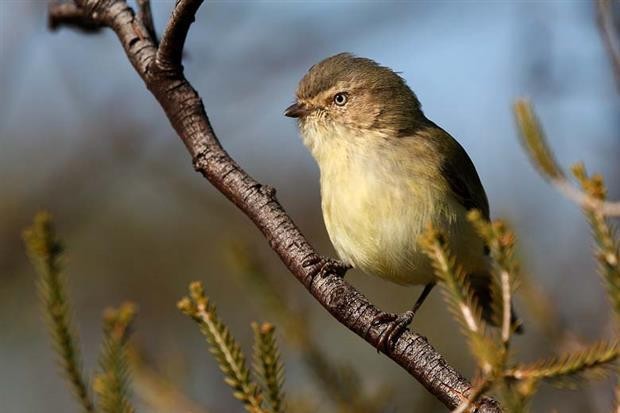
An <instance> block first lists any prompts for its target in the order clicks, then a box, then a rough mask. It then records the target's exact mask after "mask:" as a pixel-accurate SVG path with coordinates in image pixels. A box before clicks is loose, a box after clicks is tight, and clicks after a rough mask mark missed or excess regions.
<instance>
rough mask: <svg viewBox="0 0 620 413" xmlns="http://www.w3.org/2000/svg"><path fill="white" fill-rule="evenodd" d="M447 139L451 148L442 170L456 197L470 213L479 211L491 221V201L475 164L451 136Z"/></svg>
mask: <svg viewBox="0 0 620 413" xmlns="http://www.w3.org/2000/svg"><path fill="white" fill-rule="evenodd" d="M444 133H446V132H444ZM446 135H448V134H447V133H446ZM447 138H448V139H449V140H450V148H449V151H448V156H446V158H445V159H444V161H443V163H442V166H441V169H442V172H443V175H444V177H445V178H446V181H447V182H448V185H449V186H450V189H451V190H452V193H453V194H454V197H455V198H456V199H457V200H458V201H459V202H460V203H461V205H463V206H464V207H465V209H467V210H468V211H469V210H471V209H478V210H479V211H480V212H481V213H482V215H483V217H484V218H485V219H487V220H489V201H488V200H487V196H486V193H485V192H484V188H483V187H482V183H481V182H480V177H479V176H478V172H476V168H475V167H474V163H473V162H472V161H471V159H470V158H469V155H467V152H465V149H463V147H462V146H461V145H460V144H459V143H458V142H457V141H456V140H455V139H454V138H452V137H451V136H449V135H448V136H447Z"/></svg>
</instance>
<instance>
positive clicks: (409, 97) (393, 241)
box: [284, 53, 516, 348]
mask: <svg viewBox="0 0 620 413" xmlns="http://www.w3.org/2000/svg"><path fill="white" fill-rule="evenodd" d="M284 115H285V116H288V117H291V118H296V119H297V124H298V128H299V132H300V135H301V138H302V141H303V143H304V145H305V146H306V147H307V148H308V149H309V151H310V153H311V154H312V156H313V158H314V159H315V160H316V163H317V164H318V167H319V171H320V190H321V209H322V213H323V219H324V222H325V227H326V229H327V232H328V234H329V238H330V240H331V243H332V244H333V246H334V249H335V250H336V253H337V254H338V256H339V258H340V260H341V262H342V265H341V267H340V269H346V268H349V267H353V268H358V269H360V270H361V271H362V272H364V273H366V274H370V275H374V276H378V277H381V278H383V279H386V280H389V281H392V282H394V283H397V284H401V285H423V286H424V289H423V291H422V293H421V294H420V296H419V298H418V300H417V301H416V302H415V304H414V306H413V308H411V309H410V310H408V311H406V312H404V313H402V314H397V313H388V312H381V313H380V314H379V316H377V318H376V319H375V320H374V321H373V325H379V324H388V328H386V329H385V330H384V332H383V333H382V334H381V338H380V340H379V344H378V348H387V347H388V346H390V345H393V344H394V342H395V340H397V338H398V336H399V335H400V334H401V333H402V331H404V329H406V328H407V326H408V325H409V324H410V323H411V321H412V319H413V317H414V315H415V313H416V312H417V310H418V309H419V308H420V306H421V305H422V303H423V302H424V300H425V299H426V297H427V296H428V295H429V293H430V292H431V290H432V289H433V286H434V285H435V284H436V281H437V280H436V276H435V275H434V272H433V268H432V264H431V261H430V259H429V258H428V257H427V256H426V255H425V253H424V251H423V249H422V248H421V246H420V245H419V243H418V237H419V236H420V235H421V234H422V233H423V232H424V231H425V230H426V229H427V228H428V227H429V225H432V226H433V227H435V228H436V229H438V230H439V231H441V232H442V234H443V235H444V237H445V239H446V241H447V245H448V247H449V249H450V250H451V252H452V253H453V254H454V256H455V257H456V260H457V262H458V263H459V265H460V266H462V268H463V270H464V271H465V272H466V274H468V280H469V281H470V283H471V285H472V288H473V290H474V294H475V296H476V298H477V300H478V302H479V304H480V305H481V307H482V308H483V316H484V317H485V319H487V320H492V319H493V317H492V306H491V293H490V288H491V283H492V282H493V278H492V276H491V275H490V274H491V272H490V261H489V258H488V248H487V247H486V246H485V244H484V241H483V240H482V238H481V237H480V236H479V235H478V233H477V232H476V230H475V228H474V227H473V225H472V224H471V223H470V222H469V220H468V219H467V214H468V211H470V210H472V209H477V210H479V211H480V213H481V215H482V217H483V218H484V219H485V220H489V219H490V212H489V203H488V200H487V196H486V193H485V191H484V188H483V186H482V183H481V181H480V177H479V176H478V173H477V171H476V168H475V166H474V164H473V162H472V160H471V159H470V157H469V156H468V155H467V153H466V152H465V150H464V149H463V147H462V146H461V145H460V144H459V143H458V142H457V141H456V140H455V139H454V138H453V137H452V136H451V135H450V134H449V133H448V132H446V131H445V130H443V129H442V128H441V127H439V126H438V125H437V124H435V123H434V122H433V121H431V120H430V119H428V118H427V117H426V116H425V114H424V112H423V111H422V106H421V104H420V101H419V100H418V98H417V96H416V95H415V93H414V92H413V90H412V89H411V88H410V87H409V86H408V85H407V83H406V81H405V80H404V79H403V78H402V77H401V76H400V75H399V74H398V73H396V72H395V71H393V70H392V69H390V68H388V67H386V66H382V65H380V64H378V63H377V62H375V61H374V60H371V59H368V58H364V57H358V56H356V55H353V54H351V53H340V54H336V55H334V56H331V57H328V58H326V59H324V60H322V61H321V62H319V63H317V64H315V65H314V66H312V67H311V68H310V69H309V70H308V72H307V73H306V74H305V75H304V76H303V78H302V79H301V81H300V82H299V85H298V87H297V91H296V94H295V102H294V103H293V104H292V105H291V106H289V107H288V108H287V109H286V110H285V112H284ZM341 272H342V273H344V271H341ZM513 318H514V319H515V320H516V317H513Z"/></svg>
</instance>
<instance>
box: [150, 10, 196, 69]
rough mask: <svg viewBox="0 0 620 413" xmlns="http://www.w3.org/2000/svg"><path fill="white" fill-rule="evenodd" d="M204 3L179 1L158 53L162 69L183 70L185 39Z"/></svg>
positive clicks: (158, 60) (158, 62)
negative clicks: (182, 60)
mask: <svg viewBox="0 0 620 413" xmlns="http://www.w3.org/2000/svg"><path fill="white" fill-rule="evenodd" d="M202 2H203V0H177V3H176V6H175V8H174V10H173V11H172V16H171V17H170V20H169V21H168V26H166V30H164V34H163V36H162V38H161V44H160V45H159V50H158V51H157V58H156V59H157V64H158V65H160V66H161V67H162V68H167V69H171V70H173V69H179V68H180V69H181V70H182V66H181V59H182V57H183V48H184V47H185V39H186V38H187V33H188V32H189V26H191V24H192V23H193V22H194V17H195V15H196V12H197V11H198V8H199V7H200V5H201V4H202Z"/></svg>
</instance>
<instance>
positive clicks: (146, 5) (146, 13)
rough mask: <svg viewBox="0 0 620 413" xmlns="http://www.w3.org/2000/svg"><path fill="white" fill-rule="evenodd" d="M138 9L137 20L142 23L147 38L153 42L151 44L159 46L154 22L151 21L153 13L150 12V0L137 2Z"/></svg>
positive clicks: (138, 0)
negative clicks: (146, 32)
mask: <svg viewBox="0 0 620 413" xmlns="http://www.w3.org/2000/svg"><path fill="white" fill-rule="evenodd" d="M137 3H138V9H139V10H140V11H139V12H138V19H140V20H141V21H142V24H144V27H146V30H147V31H148V34H149V36H151V39H152V40H153V43H155V44H159V40H157V32H156V31H155V22H154V21H153V13H152V11H151V1H150V0H137Z"/></svg>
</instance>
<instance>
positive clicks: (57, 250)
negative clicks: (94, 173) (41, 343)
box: [24, 212, 95, 412]
mask: <svg viewBox="0 0 620 413" xmlns="http://www.w3.org/2000/svg"><path fill="white" fill-rule="evenodd" d="M24 241H25V243H26V247H27V250H28V254H29V255H30V258H31V260H32V262H33V264H34V266H35V268H36V269H37V271H38V273H39V281H38V284H39V291H40V297H41V302H42V304H43V307H44V308H43V310H44V313H45V316H46V319H47V324H48V328H49V332H50V335H51V338H52V343H53V347H54V350H55V352H56V354H57V356H58V358H59V364H60V366H61V369H62V371H63V374H64V375H65V376H66V378H67V380H68V381H69V384H70V386H71V390H72V392H73V393H74V395H75V397H76V398H77V400H78V403H79V404H80V407H81V408H82V411H84V412H94V411H95V409H94V404H93V401H92V398H91V395H90V391H89V389H88V386H87V385H86V383H87V382H88V380H87V379H86V378H85V377H84V375H83V373H82V363H81V358H80V351H79V348H78V339H77V334H76V332H75V329H74V328H73V326H72V324H71V316H70V310H69V302H68V300H67V294H66V292H65V285H64V284H65V280H64V277H63V275H62V265H61V258H62V252H63V247H62V243H61V242H60V240H59V239H58V238H57V236H56V232H55V230H54V225H53V222H52V217H51V215H50V214H48V213H46V212H40V213H38V214H37V215H36V216H35V218H34V222H33V224H32V226H31V227H30V228H28V229H26V230H25V231H24Z"/></svg>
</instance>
